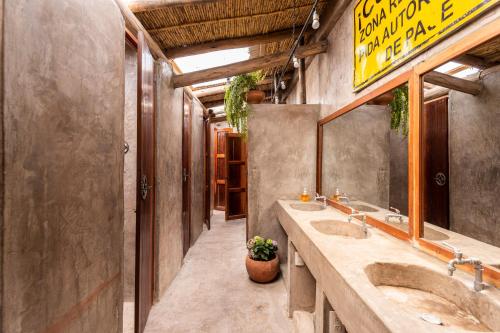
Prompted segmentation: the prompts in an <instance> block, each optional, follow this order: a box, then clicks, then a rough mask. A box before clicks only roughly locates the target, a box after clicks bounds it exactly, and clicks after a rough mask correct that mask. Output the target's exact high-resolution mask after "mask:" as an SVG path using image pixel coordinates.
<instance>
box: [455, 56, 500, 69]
mask: <svg viewBox="0 0 500 333" xmlns="http://www.w3.org/2000/svg"><path fill="white" fill-rule="evenodd" d="M453 61H455V62H458V63H459V64H462V65H467V66H472V67H475V68H478V69H487V68H489V67H492V66H494V65H495V64H492V63H489V62H488V61H486V60H485V59H483V58H481V57H478V56H475V55H472V54H463V55H461V56H459V57H457V58H455V59H453Z"/></svg>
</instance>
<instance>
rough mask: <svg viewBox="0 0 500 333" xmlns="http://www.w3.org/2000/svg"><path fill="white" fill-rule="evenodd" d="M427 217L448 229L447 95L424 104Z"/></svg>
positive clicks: (430, 221) (425, 211) (428, 219)
mask: <svg viewBox="0 0 500 333" xmlns="http://www.w3.org/2000/svg"><path fill="white" fill-rule="evenodd" d="M423 143H424V145H423V147H424V150H423V161H424V168H423V169H424V175H423V179H424V184H423V185H424V220H425V221H426V222H429V223H432V224H435V225H437V226H440V227H442V228H446V229H449V228H450V222H449V183H448V180H449V166H448V97H444V98H440V99H437V100H435V101H431V102H428V103H425V104H424V112H423Z"/></svg>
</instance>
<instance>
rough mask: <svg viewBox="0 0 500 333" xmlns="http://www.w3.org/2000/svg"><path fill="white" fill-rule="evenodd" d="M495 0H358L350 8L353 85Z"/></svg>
mask: <svg viewBox="0 0 500 333" xmlns="http://www.w3.org/2000/svg"><path fill="white" fill-rule="evenodd" d="M499 2H500V0H359V1H358V3H357V4H356V7H355V8H354V53H355V54H354V90H355V91H358V90H361V89H363V88H364V87H366V86H367V85H369V84H371V83H373V82H374V81H376V80H378V79H379V78H380V77H382V76H384V75H386V74H387V73H389V72H390V71H391V70H393V69H395V68H396V67H398V66H399V65H401V64H402V63H404V62H406V61H408V60H409V59H411V58H412V57H414V56H416V55H417V54H419V53H420V52H422V51H423V50H425V49H426V48H428V47H429V46H431V45H432V44H434V43H436V42H437V41H438V40H439V39H441V38H443V37H444V36H446V35H449V34H450V33H452V32H454V31H456V30H458V29H459V28H461V27H463V26H464V25H466V24H467V23H468V22H470V21H471V20H472V19H474V18H476V17H478V16H479V15H480V14H482V13H484V12H485V11H486V10H488V9H490V8H492V7H493V6H495V5H498V4H499ZM499 29H500V27H499Z"/></svg>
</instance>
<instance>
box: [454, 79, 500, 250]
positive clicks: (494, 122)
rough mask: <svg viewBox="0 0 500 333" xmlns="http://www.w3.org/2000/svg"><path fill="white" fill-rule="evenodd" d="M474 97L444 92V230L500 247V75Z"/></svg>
mask: <svg viewBox="0 0 500 333" xmlns="http://www.w3.org/2000/svg"><path fill="white" fill-rule="evenodd" d="M483 84H484V89H483V91H482V92H481V94H480V95H478V96H472V95H468V94H464V93H460V92H457V91H450V94H449V99H448V117H449V120H448V121H449V169H450V170H449V172H450V228H451V230H453V231H456V232H458V233H460V234H464V235H466V236H469V237H473V238H475V239H478V240H481V241H483V242H486V243H490V244H492V245H495V246H500V221H499V220H498V216H500V206H499V205H498V186H499V184H500V144H499V142H500V131H499V130H498V125H499V121H500V109H499V107H498V106H499V105H500V72H498V71H496V72H493V73H490V74H486V75H484V76H483Z"/></svg>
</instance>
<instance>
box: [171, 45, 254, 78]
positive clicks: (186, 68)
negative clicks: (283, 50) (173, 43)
mask: <svg viewBox="0 0 500 333" xmlns="http://www.w3.org/2000/svg"><path fill="white" fill-rule="evenodd" d="M249 58H250V50H249V48H248V47H243V48H239V49H231V50H222V51H215V52H209V53H204V54H197V55H192V56H186V57H180V58H175V59H174V61H175V63H176V64H177V66H179V68H180V69H181V71H182V72H183V73H190V72H195V71H201V70H204V69H209V68H214V67H218V66H224V65H229V64H234V63H236V62H240V61H245V60H248V59H249ZM225 81H226V79H225V78H224V79H219V80H214V81H210V82H203V83H199V84H195V85H193V87H197V86H198V87H199V86H205V85H209V84H216V83H223V82H225Z"/></svg>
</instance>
